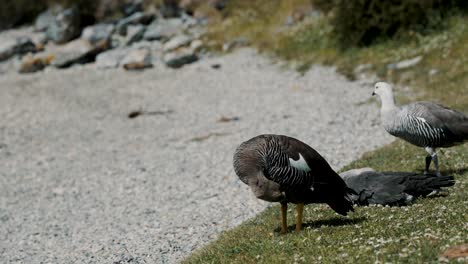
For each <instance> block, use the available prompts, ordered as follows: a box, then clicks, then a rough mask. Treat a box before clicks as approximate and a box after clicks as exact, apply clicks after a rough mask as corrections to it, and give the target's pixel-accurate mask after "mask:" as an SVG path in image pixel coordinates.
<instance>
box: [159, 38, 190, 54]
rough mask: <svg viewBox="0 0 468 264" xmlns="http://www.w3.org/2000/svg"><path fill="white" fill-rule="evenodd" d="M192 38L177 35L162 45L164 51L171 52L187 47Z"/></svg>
mask: <svg viewBox="0 0 468 264" xmlns="http://www.w3.org/2000/svg"><path fill="white" fill-rule="evenodd" d="M192 40H193V38H192V37H191V36H189V35H178V36H176V37H174V38H172V39H171V40H169V41H168V42H166V43H165V44H164V51H166V52H167V51H172V50H175V49H177V48H180V47H183V46H187V45H189V44H190V42H192Z"/></svg>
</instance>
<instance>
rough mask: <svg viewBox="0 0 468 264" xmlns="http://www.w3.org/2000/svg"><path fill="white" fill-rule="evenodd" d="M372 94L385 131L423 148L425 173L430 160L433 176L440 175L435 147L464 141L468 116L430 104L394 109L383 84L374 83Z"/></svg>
mask: <svg viewBox="0 0 468 264" xmlns="http://www.w3.org/2000/svg"><path fill="white" fill-rule="evenodd" d="M372 95H378V96H379V97H380V99H381V101H382V107H381V110H380V114H381V120H382V124H383V126H384V128H385V130H386V131H387V132H388V133H390V134H391V135H393V136H395V137H399V138H401V139H404V140H406V141H407V142H409V143H411V144H413V145H416V146H419V147H423V148H425V149H426V151H427V153H428V155H427V156H426V167H425V172H426V173H428V171H429V166H430V164H431V161H434V166H435V170H436V174H437V175H438V176H440V175H441V174H440V170H439V162H438V158H437V153H436V148H440V147H451V146H454V145H457V144H461V143H463V142H465V141H466V140H468V117H467V116H465V115H464V114H462V113H460V112H458V111H455V110H452V109H450V108H447V107H445V106H442V105H440V104H436V103H433V102H415V103H411V104H408V105H404V106H396V105H395V99H394V97H393V91H392V87H391V86H390V84H388V83H385V82H378V83H376V84H375V86H374V92H373V93H372Z"/></svg>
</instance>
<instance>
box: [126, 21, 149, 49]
mask: <svg viewBox="0 0 468 264" xmlns="http://www.w3.org/2000/svg"><path fill="white" fill-rule="evenodd" d="M144 33H145V26H143V25H135V26H133V25H130V26H128V27H127V36H126V38H125V45H127V46H128V45H131V44H132V43H134V42H137V41H139V40H141V39H142V37H143V34H144Z"/></svg>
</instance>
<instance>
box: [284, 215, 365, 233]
mask: <svg viewBox="0 0 468 264" xmlns="http://www.w3.org/2000/svg"><path fill="white" fill-rule="evenodd" d="M366 220H367V218H366V217H356V218H343V217H333V218H328V219H321V220H315V221H311V222H305V223H303V224H302V229H306V228H307V229H308V228H319V227H322V226H344V225H355V224H359V223H361V222H363V221H366ZM294 230H296V225H289V226H288V233H289V232H292V231H294ZM275 232H280V228H279V227H278V228H276V229H275Z"/></svg>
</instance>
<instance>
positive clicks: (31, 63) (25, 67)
mask: <svg viewBox="0 0 468 264" xmlns="http://www.w3.org/2000/svg"><path fill="white" fill-rule="evenodd" d="M52 60H53V56H52V55H46V56H41V54H37V55H32V54H31V53H28V54H27V55H25V56H24V57H23V58H22V60H21V63H20V66H19V69H18V71H19V72H20V73H32V72H36V71H40V70H42V69H44V68H45V67H46V66H47V65H49V64H50V62H51V61H52Z"/></svg>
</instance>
